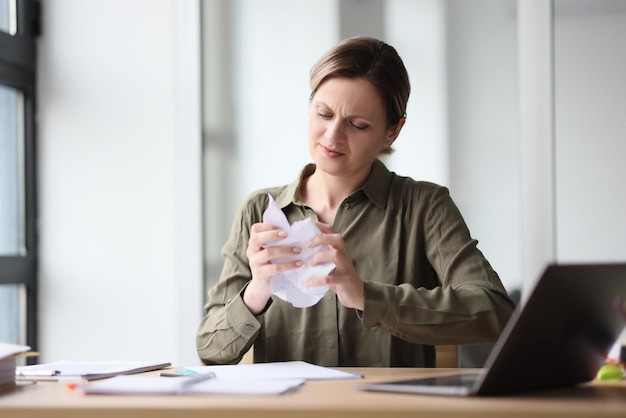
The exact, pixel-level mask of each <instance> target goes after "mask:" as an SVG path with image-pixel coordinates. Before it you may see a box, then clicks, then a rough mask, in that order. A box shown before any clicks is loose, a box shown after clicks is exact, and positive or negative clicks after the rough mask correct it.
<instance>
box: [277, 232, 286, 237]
mask: <svg viewBox="0 0 626 418" xmlns="http://www.w3.org/2000/svg"><path fill="white" fill-rule="evenodd" d="M278 236H279V237H286V236H287V231H279V232H278Z"/></svg>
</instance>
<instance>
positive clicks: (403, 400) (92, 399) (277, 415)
mask: <svg viewBox="0 0 626 418" xmlns="http://www.w3.org/2000/svg"><path fill="white" fill-rule="evenodd" d="M343 370H346V371H350V372H355V373H359V374H362V375H363V376H364V378H363V379H359V380H326V381H308V382H306V383H305V385H303V386H302V387H300V388H299V389H298V390H297V391H295V392H292V393H288V394H283V395H277V396H239V395H237V396H232V395H231V396H217V395H203V396H195V395H194V396H191V395H178V396H110V395H83V394H81V393H77V392H73V391H71V390H69V389H68V388H67V387H66V385H65V384H64V383H60V382H38V383H35V384H31V385H25V386H20V387H18V388H16V389H11V390H5V391H3V392H2V393H0V417H1V418H18V417H19V418H27V417H33V418H53V417H54V418H61V417H63V418H74V417H83V418H84V417H86V418H100V417H102V418H105V417H106V418H108V417H111V418H112V417H115V418H125V417H133V418H141V417H152V418H160V417H177V418H194V417H203V418H213V417H232V418H235V417H236V418H244V417H254V418H283V417H297V418H309V417H310V418H313V417H315V418H335V417H337V418H339V417H341V418H352V417H354V418H357V417H358V418H370V417H371V418H374V417H375V418H394V417H411V418H416V417H532V418H541V417H593V418H600V417H621V418H624V417H626V382H624V381H621V382H615V383H605V382H598V381H594V382H591V383H590V384H585V385H581V386H577V387H574V388H568V389H559V390H551V391H542V392H534V393H526V394H520V395H515V396H506V397H489V398H452V397H444V396H426V395H409V394H392V393H378V392H367V391H363V390H360V389H357V388H356V387H355V385H356V384H358V383H363V382H365V381H369V382H382V381H391V380H397V379H405V378H415V377H423V376H432V375H437V374H451V373H455V372H457V369H408V368H407V369H405V368H402V369H398V368H345V369H343ZM463 370H466V371H471V370H469V369H463ZM152 373H153V374H154V373H156V372H152Z"/></svg>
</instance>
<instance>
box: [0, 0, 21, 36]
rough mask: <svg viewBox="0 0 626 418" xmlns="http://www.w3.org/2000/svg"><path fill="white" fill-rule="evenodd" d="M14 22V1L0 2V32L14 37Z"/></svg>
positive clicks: (15, 26)
mask: <svg viewBox="0 0 626 418" xmlns="http://www.w3.org/2000/svg"><path fill="white" fill-rule="evenodd" d="M16 22H17V19H16V14H15V0H0V31H2V32H6V33H8V34H10V35H15V33H16V31H17V24H16Z"/></svg>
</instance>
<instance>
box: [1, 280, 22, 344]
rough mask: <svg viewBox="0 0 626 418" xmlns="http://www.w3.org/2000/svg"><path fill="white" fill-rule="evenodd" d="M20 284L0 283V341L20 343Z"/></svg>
mask: <svg viewBox="0 0 626 418" xmlns="http://www.w3.org/2000/svg"><path fill="white" fill-rule="evenodd" d="M20 287H21V285H13V284H11V285H0V342H4V343H12V344H21V343H22V342H23V341H22V338H21V335H20V334H21V333H20V329H21V328H22V327H21V323H22V320H21V318H22V312H21V310H22V309H21V307H20Z"/></svg>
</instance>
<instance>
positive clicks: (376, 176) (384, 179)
mask: <svg viewBox="0 0 626 418" xmlns="http://www.w3.org/2000/svg"><path fill="white" fill-rule="evenodd" d="M314 172H315V164H307V165H306V166H305V167H304V168H303V169H302V171H301V172H300V175H299V176H298V179H297V180H295V181H294V182H293V183H291V184H290V185H288V186H287V187H285V189H284V190H283V191H282V192H281V193H280V194H279V195H278V196H276V199H275V200H276V204H277V205H278V206H279V207H280V208H281V209H283V208H285V207H287V206H289V205H290V204H292V203H293V204H302V202H301V201H300V199H299V193H298V191H299V190H300V187H301V185H302V182H303V180H304V179H305V178H307V177H309V176H310V175H311V174H313V173H314ZM392 178H393V173H392V172H391V171H389V170H388V169H387V167H386V166H385V164H384V163H383V162H382V161H380V160H378V159H377V160H374V163H373V164H372V169H371V171H370V174H369V175H368V176H367V179H366V180H365V183H363V186H361V188H360V189H359V190H357V191H356V192H355V193H357V192H359V191H361V190H362V191H363V193H365V196H367V198H368V199H369V200H370V201H371V202H372V203H373V204H375V205H376V206H378V207H380V208H382V209H384V208H385V207H386V206H387V197H388V196H389V190H390V188H391V181H392Z"/></svg>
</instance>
